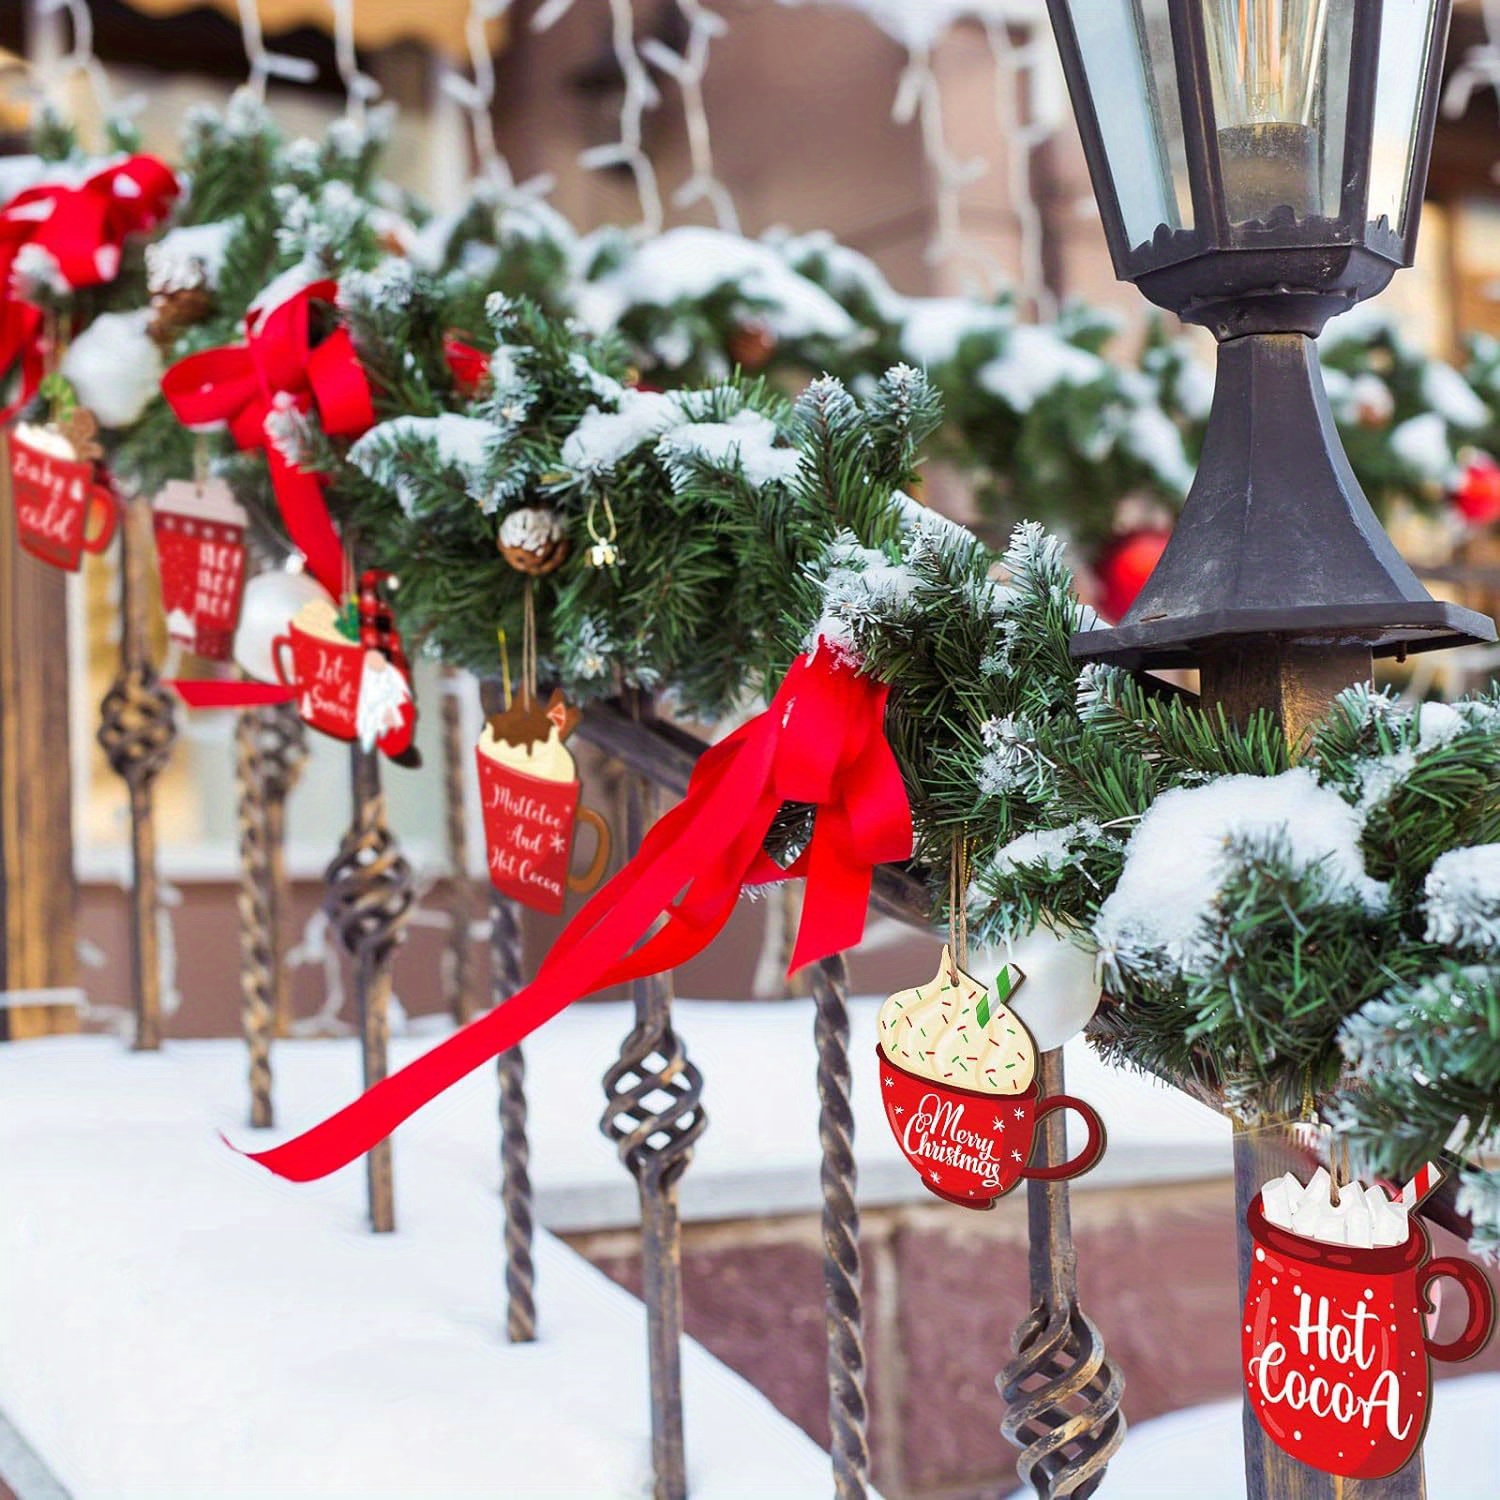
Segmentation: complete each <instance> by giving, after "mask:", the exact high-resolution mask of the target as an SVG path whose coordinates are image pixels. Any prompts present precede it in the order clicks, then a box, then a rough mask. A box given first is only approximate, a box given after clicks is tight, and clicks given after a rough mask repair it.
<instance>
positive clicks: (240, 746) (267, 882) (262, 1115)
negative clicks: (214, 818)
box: [234, 708, 276, 1129]
mask: <svg viewBox="0 0 1500 1500" xmlns="http://www.w3.org/2000/svg"><path fill="white" fill-rule="evenodd" d="M260 715H261V710H260V709H258V708H247V709H245V710H244V711H243V712H241V714H240V715H239V717H238V719H237V720H236V722H235V727H234V743H235V779H236V780H237V781H238V782H239V789H240V803H239V822H240V889H239V903H238V904H239V917H240V1025H241V1027H242V1029H243V1030H244V1033H245V1047H246V1050H247V1051H248V1052H249V1055H250V1124H251V1125H252V1126H254V1127H256V1128H257V1129H266V1128H268V1127H269V1126H271V1125H272V1124H274V1123H275V1116H274V1111H273V1109H272V1105H271V1036H272V1033H273V1031H274V1030H275V1025H276V999H275V980H274V978H273V975H272V968H273V965H274V963H275V958H274V956H273V953H272V942H273V939H272V932H271V923H272V916H271V859H270V849H269V843H270V832H269V829H268V827H267V819H266V797H265V786H266V779H265V769H264V766H263V763H262V754H261V742H260Z"/></svg>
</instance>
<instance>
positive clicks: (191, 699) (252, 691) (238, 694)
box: [167, 677, 297, 708]
mask: <svg viewBox="0 0 1500 1500" xmlns="http://www.w3.org/2000/svg"><path fill="white" fill-rule="evenodd" d="M167 686H168V687H169V688H171V689H172V691H173V692H174V693H176V694H177V696H178V697H179V698H181V699H182V701H183V702H184V703H186V704H187V706H188V707H189V708H256V707H258V706H259V705H260V704H263V703H291V702H293V701H294V700H295V699H296V697H297V689H296V688H294V687H283V686H282V685H281V684H280V683H279V682H232V681H229V682H226V681H217V680H212V679H210V680H207V681H191V680H188V679H186V678H182V677H171V678H168V680H167Z"/></svg>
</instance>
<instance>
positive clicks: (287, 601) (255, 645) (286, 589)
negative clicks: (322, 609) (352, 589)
mask: <svg viewBox="0 0 1500 1500" xmlns="http://www.w3.org/2000/svg"><path fill="white" fill-rule="evenodd" d="M328 597H329V595H328V590H327V589H325V588H324V587H323V585H322V584H321V583H319V582H318V581H317V579H315V578H314V577H313V576H312V574H311V573H287V572H283V571H282V570H281V569H280V568H273V569H272V570H271V571H270V572H268V573H257V574H256V575H255V577H254V578H252V579H251V580H250V581H249V582H248V583H247V584H246V585H245V602H244V603H243V604H242V605H241V606H240V625H239V629H238V630H236V631H235V633H234V659H235V662H236V664H237V665H238V666H239V667H240V669H241V670H242V671H243V672H244V673H245V674H246V675H247V676H249V677H253V678H254V679H255V680H256V681H257V682H275V681H276V680H277V679H276V667H275V664H274V663H273V662H272V660H271V643H272V641H274V640H275V639H276V637H277V636H279V635H285V634H286V628H287V626H288V625H290V624H291V621H292V616H293V615H295V614H296V613H297V611H298V610H299V609H301V608H302V606H303V605H304V604H306V603H307V602H308V601H309V600H312V599H327V598H328Z"/></svg>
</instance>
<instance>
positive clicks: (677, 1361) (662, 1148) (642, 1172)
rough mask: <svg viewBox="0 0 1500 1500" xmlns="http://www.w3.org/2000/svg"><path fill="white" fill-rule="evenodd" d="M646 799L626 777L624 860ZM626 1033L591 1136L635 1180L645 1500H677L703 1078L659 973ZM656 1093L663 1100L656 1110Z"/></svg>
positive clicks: (643, 988) (641, 991)
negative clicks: (646, 1428) (686, 1274)
mask: <svg viewBox="0 0 1500 1500" xmlns="http://www.w3.org/2000/svg"><path fill="white" fill-rule="evenodd" d="M654 802H655V793H654V791H653V789H652V786H651V783H650V782H649V781H647V780H646V779H645V778H644V777H641V776H635V775H632V776H631V777H630V778H629V780H628V782H627V790H626V844H627V846H628V848H627V857H628V858H634V857H635V854H636V852H637V851H638V850H639V849H640V846H641V840H642V838H643V837H644V835H645V831H646V825H647V821H648V819H649V817H650V815H651V813H652V811H653V810H654ZM631 988H632V997H633V999H634V1002H635V1026H634V1028H633V1029H632V1031H631V1033H630V1035H629V1036H627V1037H626V1038H625V1040H624V1042H623V1043H622V1044H621V1048H620V1056H619V1060H618V1061H617V1062H616V1063H615V1064H614V1065H613V1066H612V1067H611V1068H610V1069H609V1071H608V1072H607V1073H606V1074H605V1075H604V1091H605V1094H606V1096H607V1097H608V1100H609V1102H608V1104H607V1105H606V1107H605V1111H604V1117H603V1119H602V1120H601V1122H600V1126H601V1129H602V1130H603V1131H604V1133H605V1135H607V1136H608V1137H609V1138H610V1140H612V1141H613V1142H614V1143H615V1147H616V1149H617V1150H618V1151H619V1153H620V1159H621V1160H622V1161H623V1162H624V1163H625V1165H626V1167H627V1168H628V1169H629V1170H630V1173H631V1175H632V1176H633V1177H634V1178H635V1180H636V1186H637V1188H638V1190H639V1192H640V1200H641V1285H642V1292H643V1295H644V1298H645V1303H646V1323H647V1338H648V1349H649V1358H650V1370H651V1455H652V1467H653V1471H654V1474H655V1485H654V1497H655V1500H684V1497H685V1496H686V1494H687V1474H686V1465H685V1459H684V1449H683V1429H682V1238H681V1226H680V1223H679V1220H678V1210H677V1183H678V1179H679V1178H680V1177H681V1176H682V1174H683V1172H684V1171H685V1170H686V1168H687V1165H688V1162H689V1161H690V1160H691V1159H692V1151H693V1143H694V1142H695V1141H696V1140H697V1139H698V1137H699V1136H700V1135H702V1133H703V1130H704V1127H705V1126H706V1124H707V1123H708V1122H707V1118H706V1116H705V1115H704V1112H703V1107H702V1104H701V1102H700V1101H701V1098H702V1093H703V1076H702V1074H701V1073H699V1071H698V1069H697V1068H696V1067H695V1066H694V1065H693V1064H692V1063H691V1062H690V1061H689V1060H688V1058H687V1054H686V1053H685V1051H684V1050H683V1046H682V1043H681V1041H680V1040H679V1039H678V1037H677V1034H676V1032H675V1031H673V1029H672V981H671V978H670V976H668V975H664V974H657V975H653V976H651V977H650V978H647V979H638V980H636V981H635V982H634V984H633V985H632V987H631ZM663 1096H666V1102H665V1103H660V1104H659V1103H657V1102H654V1101H659V1100H661V1099H662V1097H663Z"/></svg>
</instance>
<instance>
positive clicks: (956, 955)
mask: <svg viewBox="0 0 1500 1500" xmlns="http://www.w3.org/2000/svg"><path fill="white" fill-rule="evenodd" d="M968 894H969V841H968V838H967V836H966V835H965V834H964V833H963V832H962V831H960V832H959V833H957V834H955V835H954V837H953V854H952V857H951V858H950V860H949V861H948V951H949V952H950V953H951V954H952V955H953V962H954V963H955V964H956V965H957V966H958V967H959V968H960V969H967V968H968V965H969V912H968Z"/></svg>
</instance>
